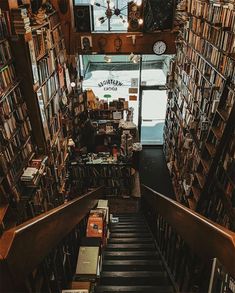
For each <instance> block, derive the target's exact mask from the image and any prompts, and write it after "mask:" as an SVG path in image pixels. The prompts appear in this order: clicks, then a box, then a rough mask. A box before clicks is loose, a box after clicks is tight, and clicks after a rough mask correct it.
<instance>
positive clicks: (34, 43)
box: [12, 12, 72, 192]
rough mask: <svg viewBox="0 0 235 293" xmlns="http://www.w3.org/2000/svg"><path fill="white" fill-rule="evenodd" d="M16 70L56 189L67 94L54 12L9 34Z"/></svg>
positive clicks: (63, 158)
mask: <svg viewBox="0 0 235 293" xmlns="http://www.w3.org/2000/svg"><path fill="white" fill-rule="evenodd" d="M12 44H13V48H14V54H15V56H16V65H17V70H18V72H19V73H20V74H21V75H22V78H23V81H22V84H23V90H24V96H25V100H26V103H27V106H28V109H29V116H30V120H31V123H32V128H33V136H34V139H35V142H36V145H37V151H38V153H40V154H45V155H48V165H49V166H50V168H51V174H52V177H54V178H55V184H56V185H57V190H58V192H60V190H61V189H63V185H64V176H65V174H66V171H65V168H66V166H67V164H66V160H67V158H68V155H67V135H68V134H67V127H66V125H64V123H66V119H64V118H65V117H64V112H63V111H62V109H63V107H64V106H66V105H67V103H68V98H67V96H68V95H69V94H70V93H71V90H72V89H71V85H70V78H69V72H68V68H67V66H66V61H67V55H66V50H65V44H64V38H63V34H62V29H61V24H60V21H59V18H58V14H57V12H53V13H51V14H49V15H47V16H46V18H45V20H44V22H43V23H42V24H41V25H36V26H31V31H30V32H28V33H24V34H18V35H15V36H13V37H12Z"/></svg>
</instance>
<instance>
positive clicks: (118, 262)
mask: <svg viewBox="0 0 235 293" xmlns="http://www.w3.org/2000/svg"><path fill="white" fill-rule="evenodd" d="M103 264H104V265H126V266H128V265H152V264H162V262H161V261H160V260H150V259H149V260H143V259H133V260H104V261H103Z"/></svg>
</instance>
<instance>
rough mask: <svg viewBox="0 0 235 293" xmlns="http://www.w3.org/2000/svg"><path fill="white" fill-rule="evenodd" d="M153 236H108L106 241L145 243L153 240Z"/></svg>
mask: <svg viewBox="0 0 235 293" xmlns="http://www.w3.org/2000/svg"><path fill="white" fill-rule="evenodd" d="M153 241H154V240H153V238H150V237H149V238H147V237H146V238H134V237H133V238H109V239H108V243H146V242H153Z"/></svg>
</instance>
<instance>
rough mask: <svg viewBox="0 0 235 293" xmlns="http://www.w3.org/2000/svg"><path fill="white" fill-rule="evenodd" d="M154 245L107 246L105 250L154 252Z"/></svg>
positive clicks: (122, 244)
mask: <svg viewBox="0 0 235 293" xmlns="http://www.w3.org/2000/svg"><path fill="white" fill-rule="evenodd" d="M155 249H156V247H155V245H154V243H127V244H126V243H121V244H108V245H107V246H106V250H155Z"/></svg>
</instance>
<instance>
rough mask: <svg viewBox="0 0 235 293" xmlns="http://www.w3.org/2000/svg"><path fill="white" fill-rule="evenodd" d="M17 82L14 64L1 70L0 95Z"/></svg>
mask: <svg viewBox="0 0 235 293" xmlns="http://www.w3.org/2000/svg"><path fill="white" fill-rule="evenodd" d="M15 80H16V74H15V68H14V66H13V65H12V64H9V65H7V66H5V67H3V68H2V69H1V70H0V95H2V94H3V93H4V91H5V90H6V89H8V88H9V87H10V86H11V85H12V84H14V82H15Z"/></svg>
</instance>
